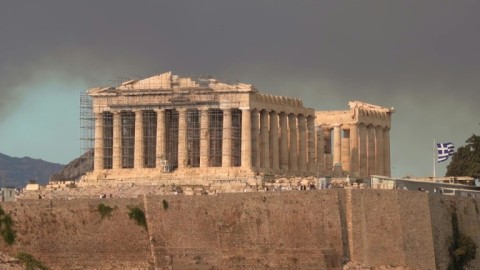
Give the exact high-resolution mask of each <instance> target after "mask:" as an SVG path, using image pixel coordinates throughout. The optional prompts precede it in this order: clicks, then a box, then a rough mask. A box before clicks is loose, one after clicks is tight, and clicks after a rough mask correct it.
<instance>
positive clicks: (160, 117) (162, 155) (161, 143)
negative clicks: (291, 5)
mask: <svg viewBox="0 0 480 270" xmlns="http://www.w3.org/2000/svg"><path fill="white" fill-rule="evenodd" d="M155 112H156V113H157V138H156V150H155V151H156V152H157V159H156V164H155V165H156V166H155V167H156V168H162V161H164V160H165V159H166V158H167V154H166V152H165V149H166V148H165V142H166V136H165V109H156V110H155ZM162 169H163V168H162Z"/></svg>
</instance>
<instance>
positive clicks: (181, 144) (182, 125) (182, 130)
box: [177, 108, 188, 170]
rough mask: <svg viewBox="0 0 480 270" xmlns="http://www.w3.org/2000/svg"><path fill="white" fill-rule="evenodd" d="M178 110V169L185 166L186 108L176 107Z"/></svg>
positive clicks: (186, 155)
mask: <svg viewBox="0 0 480 270" xmlns="http://www.w3.org/2000/svg"><path fill="white" fill-rule="evenodd" d="M177 111H178V169H179V170H180V169H185V168H186V167H187V158H188V154H187V109H186V108H177Z"/></svg>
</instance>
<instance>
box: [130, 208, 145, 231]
mask: <svg viewBox="0 0 480 270" xmlns="http://www.w3.org/2000/svg"><path fill="white" fill-rule="evenodd" d="M128 209H129V210H130V212H129V213H128V217H130V219H133V220H135V223H137V225H139V226H142V227H144V228H145V229H146V230H148V228H147V219H146V218H145V212H143V210H142V209H140V207H138V206H128Z"/></svg>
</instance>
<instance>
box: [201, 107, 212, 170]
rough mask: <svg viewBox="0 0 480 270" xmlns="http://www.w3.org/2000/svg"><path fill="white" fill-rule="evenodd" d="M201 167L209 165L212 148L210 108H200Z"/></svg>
mask: <svg viewBox="0 0 480 270" xmlns="http://www.w3.org/2000/svg"><path fill="white" fill-rule="evenodd" d="M200 134H201V136H200V168H206V167H208V163H209V160H208V157H209V156H210V155H209V150H210V129H209V116H208V108H202V109H201V110H200Z"/></svg>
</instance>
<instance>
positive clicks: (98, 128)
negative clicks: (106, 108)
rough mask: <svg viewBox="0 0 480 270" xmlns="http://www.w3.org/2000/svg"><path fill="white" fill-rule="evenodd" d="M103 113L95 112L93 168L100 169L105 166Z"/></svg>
mask: <svg viewBox="0 0 480 270" xmlns="http://www.w3.org/2000/svg"><path fill="white" fill-rule="evenodd" d="M103 148H104V147H103V114H102V113H95V148H94V154H93V170H94V171H100V170H103V169H104V166H103V156H104V155H103V150H104V149H103Z"/></svg>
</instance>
